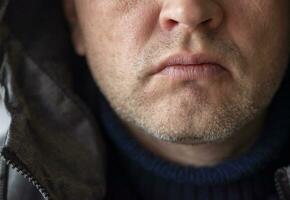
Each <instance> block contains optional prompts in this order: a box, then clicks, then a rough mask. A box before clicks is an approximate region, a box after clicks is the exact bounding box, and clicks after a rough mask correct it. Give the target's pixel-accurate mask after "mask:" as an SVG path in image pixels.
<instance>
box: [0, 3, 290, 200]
mask: <svg viewBox="0 0 290 200" xmlns="http://www.w3.org/2000/svg"><path fill="white" fill-rule="evenodd" d="M8 1H9V0H0V112H2V115H6V116H7V118H8V119H9V121H10V123H5V124H4V122H2V123H1V121H0V127H1V129H0V147H1V148H0V152H1V161H0V200H1V199H3V200H4V199H5V200H6V199H8V200H20V199H21V200H28V199H29V200H31V199H35V200H38V199H39V200H40V199H49V200H74V199H75V200H80V199H81V200H96V199H104V198H105V194H106V188H105V185H106V183H105V173H106V172H105V169H106V167H105V163H106V162H105V156H104V155H105V152H104V142H103V139H102V137H101V134H100V132H99V129H98V125H97V123H96V121H95V120H94V117H93V116H92V114H91V112H90V110H88V109H87V107H86V106H85V104H84V103H83V101H81V100H80V98H79V97H78V95H76V94H75V92H74V91H75V89H76V87H75V85H74V82H73V81H72V80H74V79H73V73H72V71H74V70H75V63H77V61H76V60H74V55H73V53H72V47H71V44H70V41H69V35H68V30H67V27H66V23H65V21H64V18H63V16H62V14H61V13H62V11H61V5H60V3H61V1H60V0H17V1H11V2H8ZM8 3H9V4H8ZM4 14H5V15H4ZM79 88H80V87H79ZM0 116H1V115H0ZM0 120H1V118H0ZM289 156H290V155H289ZM289 174H290V168H286V167H285V168H283V169H279V170H277V173H276V176H275V177H276V184H277V191H278V193H279V196H280V197H281V200H287V199H289V200H290V185H289V184H290V182H289V180H290V179H289V177H290V175H289ZM120 199H121V197H120Z"/></svg>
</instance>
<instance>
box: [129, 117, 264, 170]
mask: <svg viewBox="0 0 290 200" xmlns="http://www.w3.org/2000/svg"><path fill="white" fill-rule="evenodd" d="M264 116H265V113H263V114H261V115H259V116H258V117H257V118H256V119H255V120H253V121H252V122H251V123H249V124H248V125H246V126H245V127H244V128H243V129H242V130H240V131H238V132H237V133H234V134H232V135H231V136H230V137H229V138H227V139H225V140H223V141H217V142H211V143H205V144H192V145H191V144H179V143H171V142H167V141H162V140H159V139H157V138H155V137H153V136H151V135H149V134H148V133H145V132H142V131H141V130H140V129H136V128H131V127H130V128H129V129H130V130H131V131H130V132H131V134H132V136H133V137H135V139H137V140H138V141H139V143H140V144H141V145H142V146H143V147H144V148H146V149H148V150H149V151H151V152H153V153H154V154H156V155H158V156H160V157H162V158H164V159H166V160H169V161H172V162H175V163H178V164H181V165H185V166H188V165H190V166H195V167H204V166H214V165H217V164H219V163H221V162H223V161H225V160H227V159H231V158H234V157H237V156H239V155H241V154H243V153H245V152H247V151H248V150H249V149H250V147H252V146H253V144H254V143H255V141H256V140H257V138H258V137H259V135H260V133H261V129H262V126H263V122H264Z"/></svg>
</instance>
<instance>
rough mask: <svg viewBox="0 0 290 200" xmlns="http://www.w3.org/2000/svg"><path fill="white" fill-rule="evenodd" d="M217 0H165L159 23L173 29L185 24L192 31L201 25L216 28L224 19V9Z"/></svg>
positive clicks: (164, 27)
mask: <svg viewBox="0 0 290 200" xmlns="http://www.w3.org/2000/svg"><path fill="white" fill-rule="evenodd" d="M215 1H216V0H163V2H162V7H161V11H160V16H159V23H160V26H161V28H162V29H163V30H165V31H171V30H172V29H174V28H176V27H177V26H184V27H186V28H188V29H189V30H190V31H193V30H195V29H197V28H199V27H207V28H210V29H216V28H218V27H219V26H220V24H221V23H222V21H223V11H222V8H221V6H220V5H219V4H218V3H217V2H215Z"/></svg>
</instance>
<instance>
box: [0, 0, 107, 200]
mask: <svg viewBox="0 0 290 200" xmlns="http://www.w3.org/2000/svg"><path fill="white" fill-rule="evenodd" d="M8 1H9V0H4V1H3V0H2V1H0V20H1V21H0V49H2V51H0V58H1V59H0V88H1V92H0V105H1V102H2V104H4V107H5V109H2V110H1V109H0V112H6V111H8V116H9V118H10V124H9V126H8V127H7V130H6V131H2V135H1V138H2V139H1V157H2V158H3V159H4V160H6V162H7V163H8V164H9V165H10V167H12V168H16V170H17V171H19V172H20V173H22V174H23V175H24V176H25V177H26V178H27V179H28V180H29V181H30V182H31V183H32V184H34V185H35V186H36V188H37V189H38V190H39V191H40V192H41V193H42V195H43V196H44V197H45V198H46V199H55V200H56V199H71V200H74V199H88V200H89V199H102V198H103V196H104V194H105V177H104V176H105V171H104V169H105V167H104V163H105V162H104V156H103V154H104V152H103V151H104V148H103V142H102V138H101V136H100V134H99V130H98V126H97V124H96V122H95V120H94V117H93V115H92V114H91V113H90V111H89V110H88V109H87V108H86V106H85V105H84V104H83V103H82V101H81V100H80V99H79V98H78V97H77V96H76V95H75V94H74V92H73V82H72V73H71V71H72V68H73V66H74V63H73V61H72V59H71V57H72V56H74V55H73V53H72V47H71V45H70V41H69V38H70V37H69V35H68V30H67V27H66V23H65V20H64V17H63V16H62V7H61V5H60V4H61V1H59V0H41V1H39V0H17V1H10V2H9V4H8ZM4 12H5V15H4ZM5 110H6V111H5ZM6 115H7V113H6ZM0 133H1V132H0Z"/></svg>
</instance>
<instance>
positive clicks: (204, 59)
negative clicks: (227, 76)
mask: <svg viewBox="0 0 290 200" xmlns="http://www.w3.org/2000/svg"><path fill="white" fill-rule="evenodd" d="M201 64H212V65H218V66H220V67H221V68H223V69H225V67H224V66H223V65H221V64H220V62H219V61H218V59H217V58H216V57H214V56H211V55H209V54H205V53H196V54H192V53H187V52H186V53H177V54H173V55H171V56H169V57H167V58H166V59H165V60H163V61H161V62H160V63H159V64H158V65H157V66H156V67H155V68H154V69H153V71H152V72H153V73H152V74H156V73H159V72H161V71H162V70H163V69H165V68H167V67H170V66H194V65H201Z"/></svg>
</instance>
